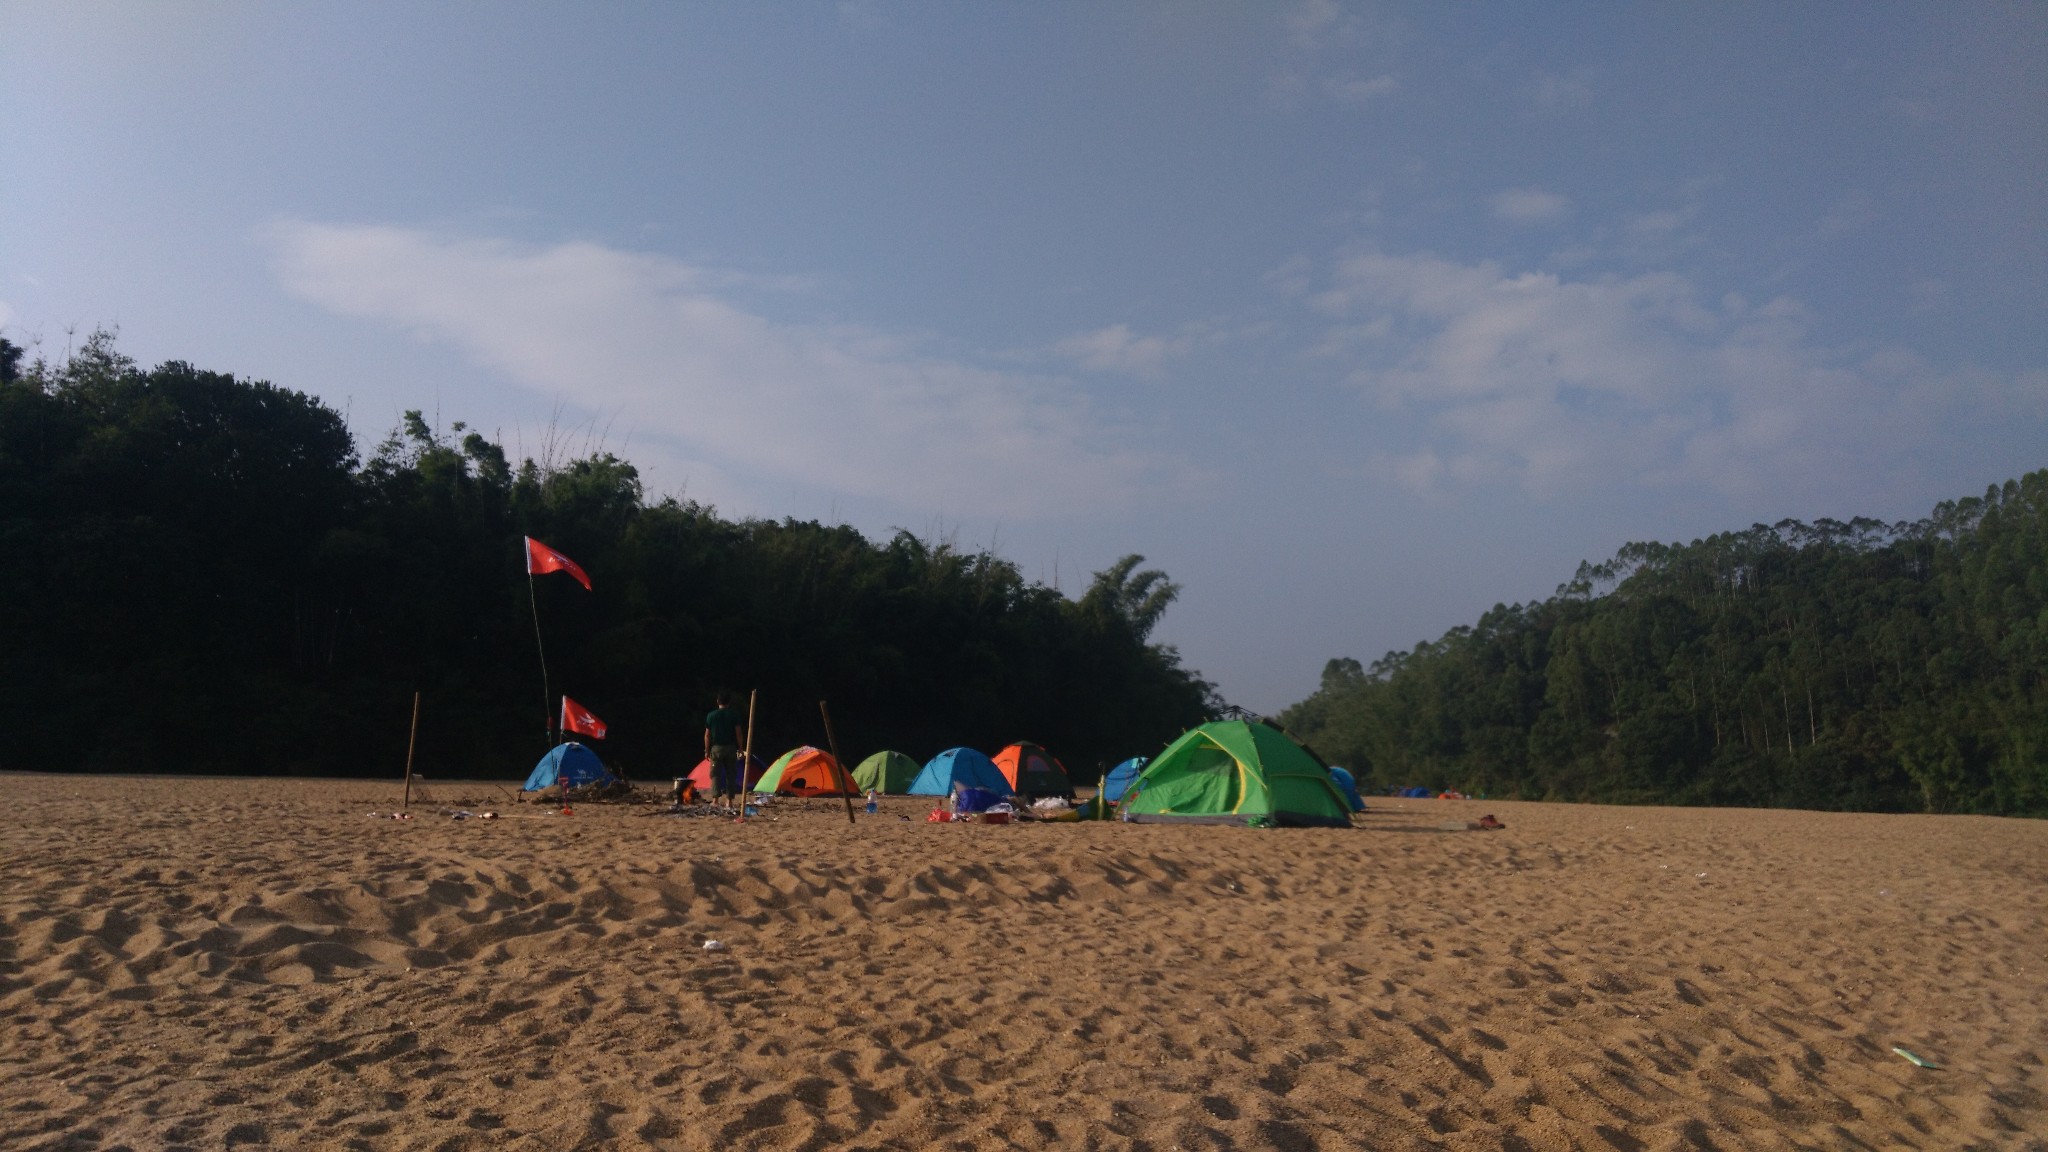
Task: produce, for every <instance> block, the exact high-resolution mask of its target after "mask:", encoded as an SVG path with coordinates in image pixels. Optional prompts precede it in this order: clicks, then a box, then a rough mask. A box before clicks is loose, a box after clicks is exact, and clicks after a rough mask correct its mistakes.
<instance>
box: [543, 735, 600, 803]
mask: <svg viewBox="0 0 2048 1152" xmlns="http://www.w3.org/2000/svg"><path fill="white" fill-rule="evenodd" d="M564 780H567V781H568V782H569V787H571V788H581V787H583V786H584V785H585V784H609V783H611V782H612V773H611V769H609V768H606V767H605V766H604V761H602V760H599V759H598V758H597V753H595V752H592V751H591V750H590V749H588V748H585V747H584V746H583V745H581V744H578V743H575V742H574V741H571V742H570V743H567V744H557V745H555V746H554V747H553V748H551V749H549V750H548V754H547V755H545V756H543V757H541V758H540V763H538V764H535V765H534V766H533V775H531V776H528V777H527V778H526V786H525V788H524V789H523V791H527V792H538V791H540V790H541V789H543V788H553V787H555V786H556V785H557V784H560V783H561V782H562V781H564Z"/></svg>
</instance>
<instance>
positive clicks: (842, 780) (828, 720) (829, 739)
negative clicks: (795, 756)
mask: <svg viewBox="0 0 2048 1152" xmlns="http://www.w3.org/2000/svg"><path fill="white" fill-rule="evenodd" d="M818 714H819V715H820V716H823V717H824V718H825V746H826V747H828V748H830V749H831V750H832V759H833V760H834V761H835V762H837V763H838V765H839V796H840V799H842V800H845V801H846V822H847V823H848V824H853V823H857V821H855V820H854V818H853V791H852V789H853V773H851V772H848V771H847V770H846V761H844V760H841V759H839V737H837V736H834V735H833V734H832V711H831V709H829V708H826V707H825V702H824V701H823V700H820V701H818Z"/></svg>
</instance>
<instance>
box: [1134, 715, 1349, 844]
mask: <svg viewBox="0 0 2048 1152" xmlns="http://www.w3.org/2000/svg"><path fill="white" fill-rule="evenodd" d="M1123 815H1124V819H1126V820H1132V821H1137V822H1155V821H1156V822H1162V823H1164V822H1168V821H1176V822H1183V823H1190V824H1250V825H1254V826H1258V827H1265V826H1270V825H1274V824H1303V825H1311V826H1325V827H1336V828H1344V827H1349V826H1350V824H1351V806H1350V805H1348V804H1346V803H1345V802H1344V796H1343V794H1342V793H1341V792H1339V791H1338V790H1337V786H1336V784H1334V783H1332V782H1331V780H1330V771H1329V769H1327V768H1325V767H1323V765H1322V762H1321V761H1319V760H1317V759H1316V758H1315V756H1314V754H1312V753H1311V752H1309V750H1308V749H1306V748H1304V747H1302V746H1301V744H1299V743H1298V742H1296V741H1295V739H1294V738H1293V737H1291V736H1289V735H1287V734H1286V733H1285V732H1282V731H1280V730H1279V729H1278V728H1275V727H1273V726H1272V725H1270V724H1264V723H1254V722H1251V721H1247V720H1212V721H1210V722H1209V723H1207V724H1204V725H1202V726H1201V727H1199V728H1192V729H1189V730H1188V731H1186V732H1183V733H1181V737H1180V739H1178V740H1175V741H1174V742H1173V743H1171V744H1168V745H1167V746H1166V751H1164V752H1161V753H1160V754H1159V755H1157V756H1155V757H1153V758H1152V762H1151V763H1150V764H1147V765H1145V770H1144V771H1143V772H1141V773H1139V775H1138V778H1137V779H1136V780H1135V781H1133V782H1132V783H1131V786H1130V790H1129V791H1127V792H1125V793H1124V801H1123Z"/></svg>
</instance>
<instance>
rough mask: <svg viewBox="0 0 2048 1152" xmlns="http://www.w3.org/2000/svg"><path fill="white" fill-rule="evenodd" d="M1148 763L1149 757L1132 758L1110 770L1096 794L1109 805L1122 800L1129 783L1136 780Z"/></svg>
mask: <svg viewBox="0 0 2048 1152" xmlns="http://www.w3.org/2000/svg"><path fill="white" fill-rule="evenodd" d="M1149 762H1150V758H1149V757H1145V756H1133V757H1131V758H1130V759H1129V760H1126V761H1124V762H1123V763H1121V764H1119V765H1117V766H1116V767H1114V768H1111V769H1110V770H1109V775H1107V776H1104V777H1103V778H1102V788H1101V790H1100V791H1099V792H1097V793H1096V794H1097V795H1099V796H1101V797H1102V798H1103V799H1104V800H1105V801H1107V802H1109V803H1111V804H1114V803H1116V802H1117V801H1119V800H1122V799H1123V798H1124V792H1125V791H1126V790H1127V789H1129V788H1130V786H1131V782H1132V781H1133V780H1136V779H1137V778H1138V773H1140V772H1143V771H1144V770H1145V765H1146V764H1147V763H1149Z"/></svg>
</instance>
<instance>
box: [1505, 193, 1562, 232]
mask: <svg viewBox="0 0 2048 1152" xmlns="http://www.w3.org/2000/svg"><path fill="white" fill-rule="evenodd" d="M1571 207H1572V202H1571V201H1570V200H1567V199H1565V198H1564V197H1562V196H1559V195H1558V194H1557V193H1555V192H1545V191H1543V190H1542V189H1541V188H1508V189H1505V190H1503V191H1500V192H1496V193H1494V196H1493V214H1494V216H1495V217H1497V218H1499V219H1501V220H1505V221H1507V222H1508V223H1510V224H1552V223H1555V222H1557V221H1559V220H1562V219H1564V217H1565V214H1566V213H1567V212H1570V211H1571Z"/></svg>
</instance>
